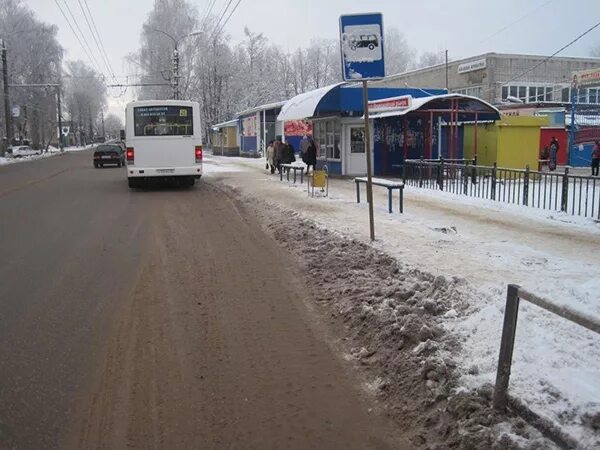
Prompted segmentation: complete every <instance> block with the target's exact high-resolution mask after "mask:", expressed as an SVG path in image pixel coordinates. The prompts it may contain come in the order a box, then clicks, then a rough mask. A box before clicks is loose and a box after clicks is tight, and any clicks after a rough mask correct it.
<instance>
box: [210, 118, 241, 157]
mask: <svg viewBox="0 0 600 450" xmlns="http://www.w3.org/2000/svg"><path fill="white" fill-rule="evenodd" d="M211 143H212V150H213V154H215V155H221V156H239V154H240V144H239V131H238V121H237V120H235V119H234V120H229V121H227V122H223V123H218V124H216V125H213V127H212V138H211Z"/></svg>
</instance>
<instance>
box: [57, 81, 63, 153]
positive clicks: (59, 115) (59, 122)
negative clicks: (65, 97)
mask: <svg viewBox="0 0 600 450" xmlns="http://www.w3.org/2000/svg"><path fill="white" fill-rule="evenodd" d="M56 109H58V148H60V151H61V152H62V151H63V131H62V113H61V108H60V84H59V85H58V86H56Z"/></svg>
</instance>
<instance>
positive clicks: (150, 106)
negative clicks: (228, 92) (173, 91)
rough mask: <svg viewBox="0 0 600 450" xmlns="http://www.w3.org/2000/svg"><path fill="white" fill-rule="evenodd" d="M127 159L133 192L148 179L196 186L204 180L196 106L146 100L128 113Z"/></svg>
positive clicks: (126, 124)
mask: <svg viewBox="0 0 600 450" xmlns="http://www.w3.org/2000/svg"><path fill="white" fill-rule="evenodd" d="M125 142H126V152H125V159H126V162H127V179H128V181H129V187H130V188H137V187H142V186H143V185H144V184H145V182H146V181H147V180H148V179H157V178H163V179H172V180H175V181H179V182H180V183H181V184H182V185H184V186H193V185H194V182H195V180H196V179H198V178H200V177H201V176H202V129H201V125H200V107H199V105H198V103H197V102H189V101H182V100H144V101H137V102H131V103H129V104H128V105H127V107H126V110H125Z"/></svg>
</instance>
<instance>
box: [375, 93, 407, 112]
mask: <svg viewBox="0 0 600 450" xmlns="http://www.w3.org/2000/svg"><path fill="white" fill-rule="evenodd" d="M411 104H412V97H411V96H410V95H402V96H400V97H390V98H384V99H381V100H372V101H370V102H369V111H370V112H372V113H373V112H383V111H392V110H393V111H397V110H402V109H408V108H410V106H411Z"/></svg>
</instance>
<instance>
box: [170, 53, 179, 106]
mask: <svg viewBox="0 0 600 450" xmlns="http://www.w3.org/2000/svg"><path fill="white" fill-rule="evenodd" d="M171 83H172V84H173V98H174V99H175V100H179V51H178V50H177V45H175V50H173V79H172V80H171Z"/></svg>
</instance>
